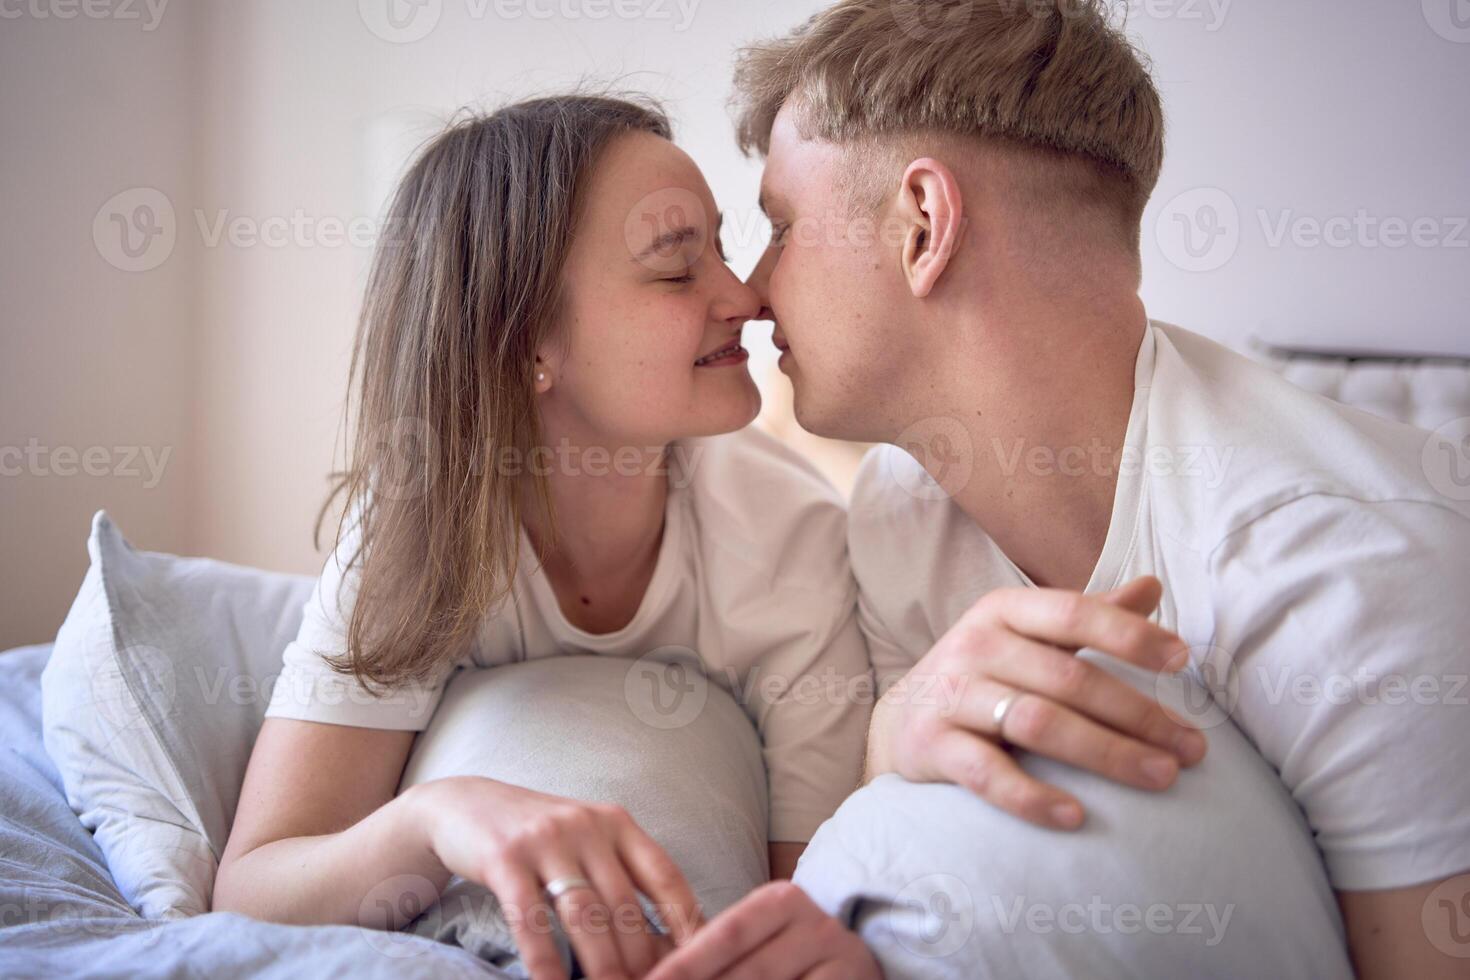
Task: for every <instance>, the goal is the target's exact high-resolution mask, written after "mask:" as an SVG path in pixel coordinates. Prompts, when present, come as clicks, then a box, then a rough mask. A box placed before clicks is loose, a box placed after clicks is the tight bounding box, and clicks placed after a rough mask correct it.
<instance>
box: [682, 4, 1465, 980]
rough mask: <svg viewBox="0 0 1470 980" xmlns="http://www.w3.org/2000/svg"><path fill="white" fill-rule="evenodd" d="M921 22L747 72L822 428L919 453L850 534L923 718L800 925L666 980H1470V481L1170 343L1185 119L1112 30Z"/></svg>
mask: <svg viewBox="0 0 1470 980" xmlns="http://www.w3.org/2000/svg"><path fill="white" fill-rule="evenodd" d="M922 8H923V10H922V11H920V9H919V5H916V4H913V3H908V2H902V0H899V2H893V0H844V2H841V3H838V4H836V5H835V6H833V7H832V8H830V9H828V10H826V11H825V12H823V13H821V14H819V15H817V16H816V17H815V18H813V19H812V20H811V21H810V22H809V23H808V24H807V25H805V26H804V27H803V28H801V29H800V30H798V31H796V32H795V33H793V34H792V35H791V36H789V37H787V38H784V39H781V40H778V41H774V42H771V43H769V44H766V45H761V46H758V47H755V48H752V49H749V50H747V51H746V52H745V54H744V57H743V60H742V63H741V67H740V70H739V73H738V76H737V88H738V90H739V95H740V102H741V109H742V114H741V118H740V136H741V141H742V144H743V146H744V147H745V148H746V149H747V151H749V150H757V151H760V152H762V153H763V154H765V155H766V171H765V175H764V179H763V183H762V204H763V207H764V208H765V209H766V211H767V213H768V214H769V215H770V217H771V220H772V224H773V227H774V229H775V241H773V243H772V246H771V249H770V250H769V251H768V252H767V254H766V256H765V258H764V259H763V260H762V263H761V265H760V267H759V268H758V269H757V271H756V274H755V276H754V279H753V282H754V284H755V285H756V286H757V288H759V289H760V290H762V291H763V293H764V295H765V297H766V302H767V305H768V306H769V307H770V309H771V311H772V318H773V319H774V320H775V322H776V324H777V329H776V343H777V346H778V347H781V348H782V350H783V355H782V361H781V363H782V370H783V371H784V372H785V373H786V374H787V375H788V376H789V377H790V378H791V381H792V384H793V387H794V392H795V410H796V415H797V418H798V420H799V421H800V422H801V424H802V425H803V426H804V427H806V428H808V429H810V430H811V431H813V432H816V433H818V434H821V435H826V436H832V437H837V438H845V439H853V440H861V441H869V442H880V443H889V444H891V445H888V446H884V447H881V448H880V449H878V450H875V451H874V452H873V453H872V454H870V456H869V457H868V459H867V460H866V461H865V464H864V467H863V470H862V472H861V473H860V475H859V478H858V482H857V486H856V488H855V491H854V496H853V503H852V513H851V519H850V531H849V536H850V547H851V553H852V561H853V567H854V570H855V572H856V574H857V576H858V579H859V584H860V586H861V589H862V609H861V613H862V618H863V623H864V628H865V631H866V632H867V635H868V638H869V641H870V646H871V650H872V655H873V661H874V665H875V668H876V669H877V671H878V673H879V677H880V682H882V683H883V684H884V685H885V687H886V694H885V695H884V697H883V699H882V701H881V702H880V703H879V705H878V706H877V709H876V710H875V712H874V717H873V722H872V728H871V730H870V734H869V748H868V778H869V779H870V780H871V782H870V783H869V784H868V785H867V786H866V787H865V788H864V789H862V790H860V791H859V792H858V793H856V794H854V796H853V797H851V798H850V799H849V800H848V801H847V803H845V804H844V805H843V807H842V809H841V810H840V811H839V812H838V814H837V815H836V816H835V817H834V818H833V820H831V821H829V822H828V824H827V825H825V826H824V827H823V828H822V830H821V831H820V832H819V833H818V835H817V837H816V838H815V839H814V840H813V841H812V843H811V845H810V847H809V849H808V851H807V852H806V854H805V855H804V857H803V860H802V864H801V867H800V868H799V869H798V871H797V874H796V879H795V880H796V884H797V885H799V886H801V887H800V888H798V887H795V886H793V885H791V884H789V883H777V884H773V885H771V886H768V887H767V888H765V889H762V890H760V891H757V892H756V893H754V894H753V895H752V896H750V897H749V898H747V899H746V900H745V901H744V902H743V903H741V904H740V905H737V906H736V907H734V908H733V909H731V910H730V911H729V912H727V913H726V914H725V915H724V916H722V917H721V918H719V919H717V920H716V921H715V922H713V923H711V925H710V926H709V927H708V928H707V929H706V930H705V931H704V933H703V934H702V935H700V936H698V937H696V938H695V939H694V940H693V941H692V942H691V943H689V944H688V945H687V946H686V947H685V948H683V949H682V950H680V951H678V952H677V953H675V954H674V955H673V956H671V957H669V958H668V959H667V960H665V961H664V963H663V964H661V965H660V967H659V969H658V970H657V971H656V973H655V974H654V976H655V977H656V978H657V980H670V978H674V977H693V976H714V975H722V976H724V975H750V976H775V977H780V976H808V975H809V976H834V977H836V976H876V975H877V969H878V966H879V964H880V963H881V967H882V969H883V971H884V972H886V973H887V974H888V975H889V976H890V977H895V976H938V975H953V976H973V975H986V974H994V975H1042V974H1065V975H1088V976H1163V975H1186V974H1187V975H1193V976H1222V977H1225V976H1244V975H1255V974H1257V973H1262V974H1265V975H1274V976H1339V975H1346V974H1347V973H1348V972H1350V970H1351V969H1355V970H1356V972H1357V973H1358V974H1359V975H1360V976H1363V977H1368V978H1378V977H1385V978H1386V977H1402V976H1413V977H1449V976H1462V975H1464V970H1465V963H1466V960H1465V957H1467V956H1470V941H1467V939H1466V938H1465V935H1464V932H1465V929H1466V926H1467V923H1465V922H1464V921H1462V920H1461V919H1459V918H1458V917H1459V916H1461V915H1463V914H1465V913H1467V912H1470V876H1466V875H1465V872H1466V870H1467V869H1470V780H1467V779H1466V778H1465V776H1464V773H1463V768H1464V767H1463V762H1460V761H1458V758H1457V757H1459V756H1461V755H1462V754H1463V751H1464V749H1465V747H1466V746H1467V745H1470V707H1467V706H1466V697H1465V690H1464V679H1465V675H1466V672H1467V661H1470V657H1467V654H1466V642H1467V640H1466V637H1470V603H1467V602H1466V601H1465V600H1466V597H1467V595H1470V509H1467V507H1466V505H1465V504H1463V503H1460V502H1457V501H1454V500H1451V499H1448V498H1446V497H1445V496H1443V495H1440V494H1438V493H1436V492H1435V490H1434V489H1433V488H1432V487H1431V486H1430V484H1429V481H1427V480H1426V479H1425V469H1424V467H1425V463H1424V460H1425V459H1427V458H1429V457H1430V456H1432V455H1433V454H1435V453H1438V452H1441V451H1443V452H1453V451H1455V447H1451V446H1449V445H1447V444H1446V445H1436V444H1435V443H1434V442H1433V441H1432V437H1430V436H1428V435H1427V434H1425V433H1421V432H1418V431H1416V430H1413V429H1410V428H1408V427H1405V426H1400V425H1396V424H1393V423H1389V422H1385V421H1381V420H1377V419H1374V418H1371V417H1369V416H1367V415H1364V414H1362V413H1358V412H1355V411H1352V410H1349V409H1345V408H1343V407H1340V406H1337V405H1334V404H1332V403H1329V402H1327V401H1325V400H1322V399H1319V398H1317V397H1315V396H1312V395H1309V394H1306V393H1304V392H1301V391H1299V390H1297V389H1295V388H1293V387H1292V386H1290V385H1288V384H1287V383H1285V382H1283V381H1281V380H1280V379H1278V378H1277V377H1276V376H1275V375H1273V374H1271V373H1270V372H1269V371H1267V370H1265V369H1264V368H1261V367H1259V366H1256V365H1254V364H1252V363H1250V362H1248V361H1246V360H1245V359H1243V358H1240V357H1238V356H1236V355H1234V354H1232V353H1230V352H1228V351H1226V350H1224V349H1223V348H1220V347H1218V346H1216V345H1214V344H1212V343H1211V342H1209V341H1206V340H1204V339H1203V338H1200V337H1198V336H1195V335H1193V334H1190V333H1188V332H1187V331H1184V330H1181V329H1179V328H1177V327H1173V326H1169V325H1166V324H1159V323H1156V322H1153V321H1150V320H1148V318H1147V316H1146V314H1145V311H1144V309H1143V306H1142V304H1141V302H1140V301H1139V299H1138V287H1139V281H1140V274H1141V273H1140V262H1139V237H1140V222H1141V217H1142V213H1143V209H1144V204H1145V202H1146V201H1147V199H1148V197H1149V194H1150V193H1151V191H1152V190H1153V187H1154V184H1155V182H1156V180H1157V177H1158V173H1159V169H1160V165H1161V162H1162V155H1163V115H1162V110H1161V107H1160V104H1159V99H1158V95H1157V93H1156V91H1155V89H1154V87H1153V84H1152V82H1151V80H1150V79H1149V76H1148V73H1147V71H1146V69H1145V68H1144V67H1143V66H1142V65H1141V64H1140V62H1139V59H1138V58H1137V56H1136V55H1135V53H1134V52H1133V51H1132V49H1131V48H1130V47H1129V45H1128V44H1127V42H1126V40H1125V39H1124V38H1123V37H1122V36H1121V35H1120V34H1119V33H1118V32H1117V31H1116V30H1115V29H1113V28H1112V27H1111V26H1110V25H1109V23H1108V22H1107V20H1106V18H1105V16H1104V13H1103V12H1102V10H1101V8H1100V7H1099V5H1096V4H1093V3H1088V2H1082V0H1075V2H1070V0H1029V2H1028V0H929V2H927V3H925V4H923V5H922ZM1426 440H1430V441H1428V442H1426ZM1160 589H1161V591H1160ZM1150 620H1152V622H1150ZM1181 638H1182V640H1181ZM1084 648H1085V649H1084ZM1079 649H1081V650H1083V652H1082V653H1080V654H1076V655H1074V653H1075V652H1076V651H1078V650H1079ZM1094 651H1101V653H1097V652H1094ZM1181 666H1184V667H1186V668H1187V669H1185V670H1184V671H1182V672H1180V673H1178V674H1176V673H1174V672H1173V671H1174V670H1175V669H1176V668H1178V667H1181ZM946 684H948V685H949V686H948V687H946V686H945V685H946ZM935 690H950V691H956V692H958V695H957V701H956V700H955V699H947V698H942V697H935V696H934V695H933V692H934V691H935ZM1202 691H1204V692H1207V693H1208V695H1209V702H1208V704H1209V705H1210V706H1212V708H1213V711H1214V713H1213V714H1212V709H1211V708H1210V707H1205V708H1202V707H1201V702H1200V701H1199V700H1198V696H1199V694H1200V693H1201V692H1202ZM926 692H928V693H927V694H926ZM1191 705H1192V706H1193V707H1191ZM1181 722H1188V723H1191V724H1181ZM1191 725H1194V726H1197V727H1201V728H1204V729H1205V730H1206V732H1207V734H1208V736H1209V740H1210V745H1209V751H1208V755H1207V756H1206V754H1205V747H1204V745H1203V743H1202V741H1201V740H1200V739H1199V736H1198V735H1191V734H1190V732H1189V728H1190V727H1191ZM1011 747H1014V748H1015V749H1018V750H1026V751H1016V752H1014V753H1013V752H1012V751H1011ZM1181 767H1182V769H1181ZM1093 773H1096V774H1100V775H1101V776H1104V777H1107V779H1105V780H1100V779H1098V778H1096V776H1094V775H1091V774H1093ZM1166 788H1167V789H1166ZM1164 789H1166V791H1164V792H1158V793H1145V792H1139V790H1155V791H1157V790H1164ZM1288 794H1289V795H1288ZM1084 803H1085V804H1086V806H1087V808H1088V814H1087V816H1086V817H1084V814H1083V809H1082V806H1083V804H1084ZM1016 817H1019V818H1022V819H1020V820H1018V819H1015V818H1016ZM1303 821H1304V822H1303ZM1042 828H1046V829H1042ZM1078 828H1081V829H1078ZM1058 831H1073V832H1070V833H1059V832H1058ZM1329 886H1330V891H1329V890H1328V889H1329ZM809 896H810V897H809ZM1334 898H1335V901H1334ZM819 906H820V907H819ZM1339 912H1340V916H1339ZM828 913H831V914H833V915H835V916H836V919H833V918H829V916H828ZM1191 913H1194V914H1193V920H1192V924H1191V922H1187V921H1186V920H1187V919H1189V918H1190V916H1191ZM1232 916H1233V918H1232ZM1447 916H1448V918H1446V917H1447ZM1202 920H1209V921H1211V922H1213V924H1214V925H1213V927H1212V928H1211V929H1201V928H1199V926H1200V923H1201V921H1202ZM838 925H840V926H844V927H847V928H846V929H839V928H836V926H838ZM858 939H861V940H862V941H863V944H865V945H859V944H858V943H857V941H856V940H858ZM1212 940H1213V941H1212ZM1349 953H1350V955H1351V967H1350V966H1349V964H1348V960H1347V955H1348V954H1349Z"/></svg>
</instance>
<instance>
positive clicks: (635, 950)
mask: <svg viewBox="0 0 1470 980" xmlns="http://www.w3.org/2000/svg"><path fill="white" fill-rule="evenodd" d="M582 863H583V866H584V867H585V868H586V869H587V877H588V878H590V879H592V884H593V885H594V887H596V889H597V893H598V895H600V896H601V898H602V900H603V901H605V902H606V903H607V904H608V906H609V908H610V909H611V915H610V916H609V922H610V926H611V928H612V932H613V938H614V940H615V941H616V942H617V945H618V949H619V952H620V953H621V955H622V960H623V965H624V966H625V967H627V970H628V975H629V976H634V977H641V976H643V975H644V974H645V973H647V972H648V971H649V970H651V969H653V965H654V964H655V963H657V962H658V959H659V956H660V953H661V951H660V949H659V948H658V946H657V945H656V944H655V942H654V934H653V932H652V930H651V927H650V926H649V924H648V920H647V919H646V918H645V917H644V915H643V906H642V905H640V904H639V902H638V893H637V891H636V890H635V889H634V887H633V882H632V879H630V878H629V877H628V872H627V870H626V869H625V868H624V867H623V862H622V860H621V859H620V858H619V857H618V855H617V852H616V851H615V850H614V849H613V846H612V843H611V842H610V841H609V840H608V839H606V838H602V837H598V838H596V839H595V840H593V841H591V842H589V844H588V846H587V848H586V849H585V850H584V851H583V853H582Z"/></svg>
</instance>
